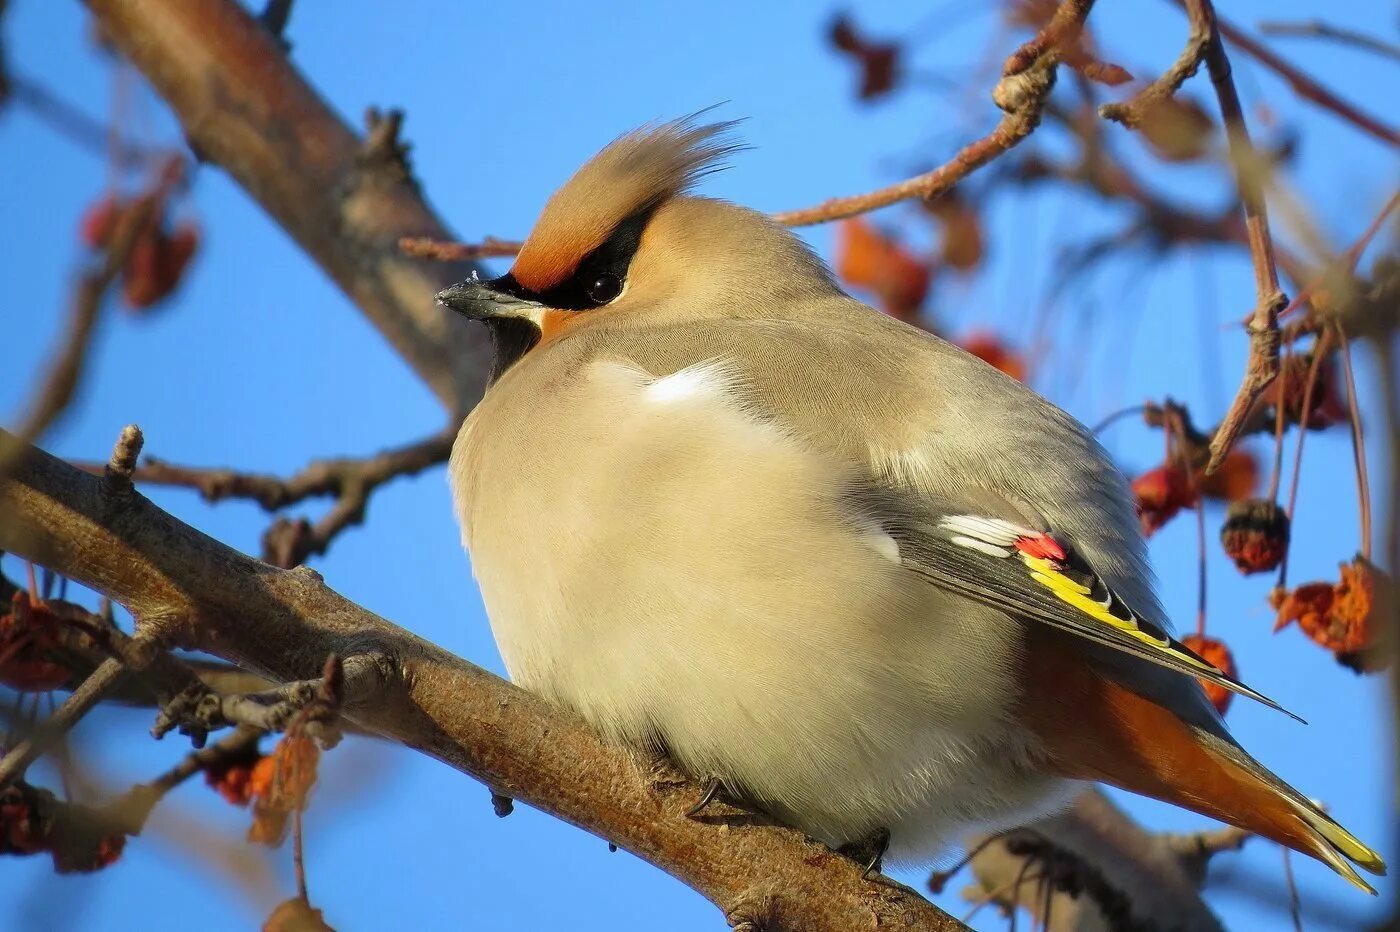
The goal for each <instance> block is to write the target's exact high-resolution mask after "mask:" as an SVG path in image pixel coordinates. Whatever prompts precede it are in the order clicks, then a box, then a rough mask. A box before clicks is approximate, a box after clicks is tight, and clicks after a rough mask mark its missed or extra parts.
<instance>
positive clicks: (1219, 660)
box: [1181, 634, 1239, 715]
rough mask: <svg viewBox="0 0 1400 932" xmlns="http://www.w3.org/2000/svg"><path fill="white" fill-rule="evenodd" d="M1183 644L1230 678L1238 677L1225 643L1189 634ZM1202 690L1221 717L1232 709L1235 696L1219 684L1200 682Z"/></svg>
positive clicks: (1183, 639)
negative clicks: (1231, 704) (1231, 702)
mask: <svg viewBox="0 0 1400 932" xmlns="http://www.w3.org/2000/svg"><path fill="white" fill-rule="evenodd" d="M1181 643H1182V644H1184V645H1186V647H1187V648H1189V649H1190V650H1193V651H1195V652H1196V653H1197V654H1199V655H1200V657H1201V659H1202V660H1205V661H1207V662H1208V663H1213V664H1215V666H1216V667H1217V668H1218V669H1220V670H1221V671H1222V672H1223V673H1225V674H1226V675H1227V676H1230V677H1237V676H1238V675H1239V671H1238V670H1237V669H1236V668H1235V657H1234V655H1233V654H1231V653H1230V648H1228V647H1226V646H1225V642H1224V641H1217V640H1216V639H1215V638H1212V637H1206V636H1205V635H1203V634H1188V635H1186V636H1185V637H1183V638H1182V639H1181ZM1200 684H1201V688H1202V689H1204V690H1205V691H1206V698H1208V699H1209V700H1210V702H1211V705H1213V706H1215V711H1217V712H1219V713H1220V714H1221V715H1224V714H1225V710H1226V709H1228V708H1230V701H1231V700H1232V699H1234V697H1235V694H1234V693H1232V692H1230V690H1228V689H1226V688H1225V687H1224V686H1221V685H1219V684H1218V683H1212V682H1209V681H1208V680H1201V681H1200Z"/></svg>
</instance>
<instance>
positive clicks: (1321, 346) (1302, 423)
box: [1276, 330, 1332, 591]
mask: <svg viewBox="0 0 1400 932" xmlns="http://www.w3.org/2000/svg"><path fill="white" fill-rule="evenodd" d="M1331 338H1332V332H1331V330H1323V331H1322V333H1321V334H1320V335H1319V336H1318V338H1317V342H1316V343H1314V344H1313V349H1312V362H1311V363H1309V364H1308V381H1307V383H1306V384H1305V385H1304V386H1303V413H1302V414H1301V415H1300V416H1299V418H1298V446H1297V449H1296V450H1295V452H1294V454H1293V475H1292V476H1290V477H1289V480H1288V526H1289V527H1290V528H1292V527H1293V526H1294V521H1295V518H1294V514H1295V512H1296V510H1297V507H1298V488H1299V486H1300V485H1301V480H1302V476H1303V441H1304V440H1306V439H1307V436H1308V417H1309V415H1311V414H1312V405H1311V404H1310V401H1311V399H1312V395H1313V392H1314V391H1315V390H1316V388H1317V374H1318V372H1319V371H1321V369H1322V360H1323V358H1324V357H1325V356H1326V355H1327V353H1328V351H1329V350H1328V342H1329V341H1330V340H1331ZM1278 406H1279V408H1283V407H1284V402H1283V399H1282V398H1279V400H1278ZM1292 550H1293V548H1292V547H1285V548H1284V549H1283V557H1282V559H1280V560H1279V564H1278V583H1277V584H1276V586H1277V588H1278V589H1279V590H1280V591H1281V590H1284V589H1287V588H1288V555H1289V553H1291V552H1292Z"/></svg>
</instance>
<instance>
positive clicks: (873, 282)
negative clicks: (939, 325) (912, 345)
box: [836, 218, 933, 323]
mask: <svg viewBox="0 0 1400 932" xmlns="http://www.w3.org/2000/svg"><path fill="white" fill-rule="evenodd" d="M836 274H837V275H839V276H841V278H842V279H843V280H844V281H845V282H846V283H847V284H848V285H850V286H851V287H853V288H859V289H862V290H865V291H869V292H870V293H871V294H873V295H874V296H875V298H876V300H877V301H878V302H879V304H880V308H881V309H882V310H883V311H884V312H885V313H887V314H889V315H890V316H891V317H897V318H899V319H900V320H903V321H909V322H911V323H912V322H914V321H915V319H916V318H917V317H918V316H919V308H920V307H921V306H922V305H923V303H924V298H925V297H926V296H927V295H928V289H929V284H930V283H931V282H932V280H933V272H932V269H931V268H930V265H929V262H928V261H927V260H925V259H922V258H920V257H919V256H916V255H915V254H914V253H912V252H911V251H910V250H909V249H907V248H906V247H905V246H904V245H903V244H901V243H900V242H899V241H897V240H896V239H894V238H893V237H891V236H887V235H885V234H884V233H881V232H880V231H879V230H877V229H876V228H875V227H873V226H872V225H871V224H870V223H868V222H867V221H865V220H862V219H860V218H856V219H853V220H845V221H842V223H841V225H840V226H839V227H838V228H837V230H836Z"/></svg>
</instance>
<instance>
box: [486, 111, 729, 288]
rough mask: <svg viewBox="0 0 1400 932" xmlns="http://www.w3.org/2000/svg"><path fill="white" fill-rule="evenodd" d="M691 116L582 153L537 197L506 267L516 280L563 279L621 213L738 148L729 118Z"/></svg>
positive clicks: (680, 189) (547, 282)
mask: <svg viewBox="0 0 1400 932" xmlns="http://www.w3.org/2000/svg"><path fill="white" fill-rule="evenodd" d="M697 116H698V114H697V115H694V116H689V117H685V118H683V119H680V120H674V121H672V122H670V123H662V124H659V125H655V124H652V125H647V126H643V127H641V128H640V129H636V130H633V131H632V132H630V133H628V134H626V135H625V136H621V137H619V138H618V139H616V140H614V141H613V142H612V143H610V144H609V145H608V146H607V148H605V149H603V151H601V152H599V153H598V154H597V155H595V156H593V158H591V159H589V160H588V162H586V163H585V164H584V166H583V167H582V168H580V169H579V170H578V171H577V172H575V173H574V175H573V177H572V178H570V179H569V180H568V182H567V183H566V184H565V185H564V186H563V187H562V188H560V189H559V190H558V191H555V192H554V194H553V195H552V196H551V197H550V198H549V201H548V202H546V204H545V205H544V210H543V211H541V213H540V218H539V220H537V221H536V222H535V228H534V230H532V231H531V233H530V236H529V238H528V239H527V240H526V241H525V245H524V247H523V248H522V249H521V250H520V255H519V257H518V258H517V259H516V260H515V265H514V267H512V269H511V274H512V275H514V276H515V279H516V281H518V282H520V283H521V284H522V285H524V286H525V287H526V288H529V289H532V290H534V291H545V290H547V289H548V288H550V287H551V286H553V285H556V284H558V283H559V282H562V281H564V280H565V279H567V278H568V277H569V275H570V274H571V273H572V272H573V270H574V268H575V267H576V266H577V265H578V263H579V260H581V259H582V258H583V257H584V256H586V255H588V254H589V253H590V252H592V251H593V250H594V249H596V248H597V247H599V246H601V245H602V244H603V242H604V241H606V240H607V238H608V236H609V235H611V234H612V232H613V231H614V230H615V229H617V227H618V225H619V224H621V223H622V222H623V221H624V220H627V219H629V218H631V217H634V216H637V215H638V214H640V213H643V212H645V211H648V210H651V209H653V208H655V207H657V206H658V205H660V204H661V203H662V202H664V201H666V200H669V199H670V198H673V197H676V196H677V195H680V194H683V193H685V192H686V191H687V190H689V188H690V187H691V186H692V185H693V184H694V183H695V182H696V181H698V180H699V179H700V178H702V177H704V176H705V175H707V174H709V173H710V172H713V171H717V170H718V169H720V168H722V167H723V160H724V158H725V157H726V156H727V155H729V154H730V153H732V152H734V151H736V150H738V149H740V148H742V147H741V146H740V145H738V144H737V143H735V142H734V141H733V140H731V139H730V138H729V137H728V135H727V134H728V132H729V130H730V129H731V128H732V127H733V126H734V125H735V124H734V122H733V121H730V122H722V123H703V124H697V123H696V122H695V120H696V117H697Z"/></svg>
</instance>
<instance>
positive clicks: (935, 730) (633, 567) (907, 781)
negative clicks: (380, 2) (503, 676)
mask: <svg viewBox="0 0 1400 932" xmlns="http://www.w3.org/2000/svg"><path fill="white" fill-rule="evenodd" d="M684 400H685V399H680V401H682V402H683V401H684ZM603 407H606V408H607V410H609V411H612V412H614V413H613V416H612V417H611V418H604V417H603V413H604V412H603V411H602V410H595V409H600V408H603ZM570 410H571V413H572V414H573V417H572V418H571V420H570V424H569V427H568V429H569V430H573V431H579V430H582V431H584V432H585V433H586V434H587V440H586V441H585V439H584V438H580V437H572V438H567V441H568V442H567V443H564V441H565V439H566V438H563V437H561V436H559V435H558V434H556V432H555V428H552V427H550V426H548V425H546V426H545V427H544V429H542V430H541V429H538V428H539V426H540V425H539V423H538V422H537V423H536V425H535V426H536V428H537V429H536V430H534V431H532V432H530V434H529V436H524V435H517V436H516V437H515V438H514V443H515V446H514V447H512V448H506V447H498V448H497V449H496V450H494V451H493V450H491V449H489V447H488V446H487V445H486V444H485V443H484V442H483V443H481V449H480V450H478V451H477V452H476V453H475V455H474V461H473V464H472V465H473V470H474V476H475V480H474V487H475V488H476V489H480V490H483V491H482V492H481V493H467V494H465V495H464V493H463V490H462V489H461V488H459V489H458V495H459V504H462V505H463V507H465V508H466V510H467V511H468V515H469V516H468V520H467V521H466V522H465V523H466V524H467V526H468V527H469V531H468V543H469V546H470V548H471V551H472V560H473V567H474V570H475V572H476V576H477V579H478V581H479V583H480V586H481V591H482V594H483V598H484V599H485V602H486V607H487V610H488V613H489V615H490V617H491V624H492V629H493V632H494V633H495V636H496V640H497V643H498V645H499V647H500V650H501V653H502V656H503V658H504V659H505V661H506V664H507V666H508V668H509V669H510V671H511V675H512V677H513V678H514V679H515V680H516V681H517V682H518V683H520V684H521V685H522V686H524V687H526V688H529V689H532V690H535V691H537V692H540V693H543V694H545V695H548V696H551V697H553V698H555V699H557V700H559V701H562V702H564V703H565V704H568V705H570V706H572V707H574V708H575V709H577V710H578V711H580V712H581V713H582V714H583V715H584V716H585V717H586V718H588V719H589V720H590V721H592V722H593V723H594V724H595V725H597V726H598V727H600V728H602V729H603V730H604V731H606V732H608V733H610V734H611V735H613V736H615V737H617V738H619V739H622V740H626V741H631V742H634V743H646V742H653V743H655V744H658V745H662V746H664V747H665V748H667V749H668V750H669V752H670V753H671V755H672V756H673V757H674V758H675V759H676V760H677V762H678V763H679V764H680V765H681V766H682V768H683V769H685V770H686V771H688V772H689V773H691V774H692V775H694V776H696V777H697V778H701V779H704V778H706V777H710V776H718V777H721V778H723V779H724V780H726V781H727V782H728V783H729V784H730V785H731V786H735V787H736V788H741V789H742V790H743V791H744V792H746V793H748V794H749V795H751V796H752V797H753V798H754V799H755V800H756V801H757V802H759V804H761V805H762V806H763V807H764V808H766V809H768V810H769V811H770V812H772V813H773V814H774V815H777V816H779V817H780V818H784V819H786V820H788V821H790V822H792V823H794V824H796V825H797V826H799V827H801V828H803V829H804V830H806V831H808V832H809V833H811V834H813V835H815V836H817V837H820V838H823V839H824V840H827V841H830V842H843V841H849V840H853V839H857V838H860V837H863V836H865V835H868V834H869V833H870V832H872V831H873V830H875V829H877V828H880V827H886V828H890V829H892V830H893V831H894V833H895V841H896V846H897V848H896V850H897V852H898V849H905V850H906V851H908V852H911V853H912V852H914V851H917V850H919V849H925V848H927V847H929V846H930V845H931V844H934V843H937V842H938V841H939V840H941V839H940V838H939V837H938V836H941V835H946V833H948V832H949V831H952V830H954V829H956V828H959V827H962V826H965V825H970V824H978V823H984V822H986V821H988V820H996V819H999V818H1002V817H1004V816H1006V815H1008V814H1009V813H1011V812H1012V811H1013V810H1014V811H1016V812H1018V813H1019V812H1023V811H1025V810H1026V809H1027V808H1031V807H1034V806H1035V805H1036V804H1037V803H1038V802H1040V801H1041V800H1043V799H1044V798H1045V797H1046V795H1047V793H1049V792H1050V790H1051V789H1052V788H1053V787H1052V784H1051V782H1050V781H1047V780H1044V779H1042V778H1040V777H1038V776H1036V775H1035V773H1034V768H1033V766H1032V761H1031V755H1032V752H1033V748H1032V747H1031V745H1030V739H1029V737H1028V736H1027V735H1026V734H1025V733H1024V732H1023V730H1022V729H1020V728H1019V727H1018V726H1017V725H1016V724H1015V723H1014V721H1012V720H1011V719H1010V707H1011V705H1012V703H1013V701H1014V699H1015V696H1016V693H1015V683H1014V679H1015V669H1014V668H1015V665H1016V649H1017V645H1019V643H1020V641H1019V637H1020V632H1019V629H1018V626H1017V624H1016V623H1015V622H1013V621H1011V620H1009V619H1006V618H1004V617H1003V616H1001V615H999V614H997V613H995V612H991V611H989V610H985V609H981V608H978V607H976V606H972V605H970V604H968V603H964V602H961V601H959V600H956V599H955V598H954V597H952V596H948V595H946V594H943V593H941V592H939V591H938V590H935V589H932V588H931V587H929V586H927V585H926V584H924V583H921V582H919V581H918V580H917V579H916V578H914V577H912V576H911V575H910V574H908V573H907V572H906V571H905V570H903V569H902V567H901V566H900V565H899V562H898V554H897V550H896V549H895V547H894V542H893V541H892V540H890V539H889V538H888V537H885V536H883V534H882V533H881V532H879V531H878V529H876V528H873V527H871V526H869V525H862V523H861V518H860V516H859V515H856V514H853V513H852V512H851V511H850V506H849V504H848V503H847V502H848V498H847V497H846V496H845V495H844V491H845V488H846V482H847V476H846V473H845V470H844V469H843V468H842V467H841V465H840V464H833V463H830V462H826V461H825V460H824V459H823V458H822V457H820V456H817V455H816V454H815V453H813V451H811V450H810V449H807V448H806V447H804V446H803V445H802V444H800V443H799V442H797V441H795V440H794V439H793V438H791V437H789V436H786V435H784V434H782V433H780V432H778V431H775V430H773V429H771V428H768V427H766V426H764V425H755V424H753V423H752V422H739V421H735V420H734V419H733V418H730V417H729V416H728V415H729V412H724V411H719V412H717V411H714V410H711V409H707V408H705V407H703V406H698V405H687V404H683V403H679V402H677V403H675V404H673V405H672V406H671V407H669V408H667V409H665V410H664V411H662V412H661V413H662V414H664V415H665V416H664V417H660V418H657V419H656V420H655V422H652V421H650V420H644V422H643V423H627V422H626V421H627V420H628V416H632V417H635V415H634V414H630V415H628V416H624V417H619V416H617V414H616V412H617V411H618V410H619V409H618V408H617V406H616V405H613V404H609V405H606V406H603V405H601V404H599V405H594V406H592V407H590V406H589V405H587V404H580V403H579V401H578V400H577V399H576V400H575V401H574V404H573V405H572V407H571V408H570ZM621 410H628V409H627V408H625V407H624V408H622V409H621ZM563 429H564V428H563V427H562V426H560V427H559V428H558V430H563ZM580 443H582V444H583V446H582V447H580V446H578V444H580ZM562 446H569V447H570V448H572V449H586V450H587V451H588V455H587V457H586V458H585V459H584V460H582V461H580V460H578V459H575V460H574V461H573V462H571V463H570V464H569V468H567V469H560V468H557V464H558V463H559V459H558V456H559V453H560V450H561V447H562ZM550 464H554V468H549V467H550ZM455 470H456V465H455V464H454V471H455ZM493 476H494V477H495V481H499V482H505V481H510V482H516V483H520V486H519V488H520V490H521V493H522V494H514V495H510V496H502V495H501V492H500V488H499V486H496V487H495V488H496V491H495V492H494V493H491V494H492V495H493V497H491V498H490V499H488V498H486V497H483V496H485V495H486V494H487V493H485V491H484V490H486V489H491V488H493ZM507 476H509V478H507ZM525 490H528V494H524V492H525ZM478 497H479V498H480V501H473V500H472V499H474V498H478ZM463 498H467V499H468V500H467V501H466V502H465V503H462V501H461V500H462V499H463ZM506 498H508V499H509V501H508V502H506V501H505V499H506ZM906 828H907V829H908V830H907V831H904V832H901V829H906Z"/></svg>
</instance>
